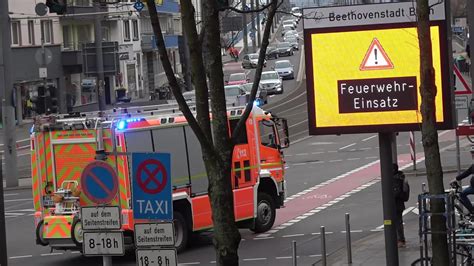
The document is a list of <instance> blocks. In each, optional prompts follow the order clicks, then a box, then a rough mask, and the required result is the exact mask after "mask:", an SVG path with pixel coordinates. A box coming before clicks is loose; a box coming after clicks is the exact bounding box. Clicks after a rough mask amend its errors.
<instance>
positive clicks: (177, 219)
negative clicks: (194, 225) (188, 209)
mask: <svg viewBox="0 0 474 266" xmlns="http://www.w3.org/2000/svg"><path fill="white" fill-rule="evenodd" d="M173 217H174V231H175V238H176V243H175V247H176V249H177V251H178V252H181V251H183V250H185V249H186V246H187V245H188V239H189V234H190V232H189V229H188V226H187V224H186V218H184V216H183V215H182V214H181V213H180V212H178V211H175V212H173Z"/></svg>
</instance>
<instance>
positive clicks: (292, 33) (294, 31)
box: [283, 30, 300, 39]
mask: <svg viewBox="0 0 474 266" xmlns="http://www.w3.org/2000/svg"><path fill="white" fill-rule="evenodd" d="M290 35H292V36H295V37H296V38H297V39H299V38H300V35H299V34H298V32H297V31H296V30H289V31H287V32H285V35H283V38H285V37H286V36H290Z"/></svg>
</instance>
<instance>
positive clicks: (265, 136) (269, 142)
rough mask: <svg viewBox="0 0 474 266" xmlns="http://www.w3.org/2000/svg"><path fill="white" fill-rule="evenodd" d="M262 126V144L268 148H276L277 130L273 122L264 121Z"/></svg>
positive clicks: (261, 123) (261, 122)
mask: <svg viewBox="0 0 474 266" xmlns="http://www.w3.org/2000/svg"><path fill="white" fill-rule="evenodd" d="M259 125H260V142H261V143H262V145H264V146H267V147H272V148H276V145H277V143H276V138H275V130H274V127H273V122H271V121H269V120H262V121H260V123H259Z"/></svg>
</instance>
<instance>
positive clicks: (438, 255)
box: [417, 0, 450, 266]
mask: <svg viewBox="0 0 474 266" xmlns="http://www.w3.org/2000/svg"><path fill="white" fill-rule="evenodd" d="M417 10H418V11H417V12H418V14H417V16H418V41H419V45H420V74H421V75H420V76H421V81H420V94H421V99H422V101H421V115H422V127H421V132H422V142H423V149H424V152H425V165H426V174H427V178H428V187H429V192H430V194H432V195H440V194H443V193H444V185H443V169H442V168H441V159H440V154H439V145H438V133H437V131H436V106H435V98H436V92H437V90H436V84H435V71H434V68H433V59H432V45H431V33H430V21H429V12H430V7H429V3H428V0H417ZM444 204H445V203H444V200H432V201H431V207H432V212H435V213H443V212H445V205H444ZM431 226H432V230H433V235H432V244H433V247H432V249H433V250H432V254H433V263H434V265H435V266H446V265H449V260H450V254H449V252H448V243H447V231H446V218H445V217H444V216H441V215H435V216H433V217H432V219H431Z"/></svg>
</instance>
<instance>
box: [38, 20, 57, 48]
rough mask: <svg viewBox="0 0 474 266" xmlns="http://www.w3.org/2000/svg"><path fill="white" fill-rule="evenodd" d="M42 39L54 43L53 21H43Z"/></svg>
mask: <svg viewBox="0 0 474 266" xmlns="http://www.w3.org/2000/svg"><path fill="white" fill-rule="evenodd" d="M41 39H42V40H43V42H44V43H53V42H54V39H53V21H51V20H43V21H41Z"/></svg>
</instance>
